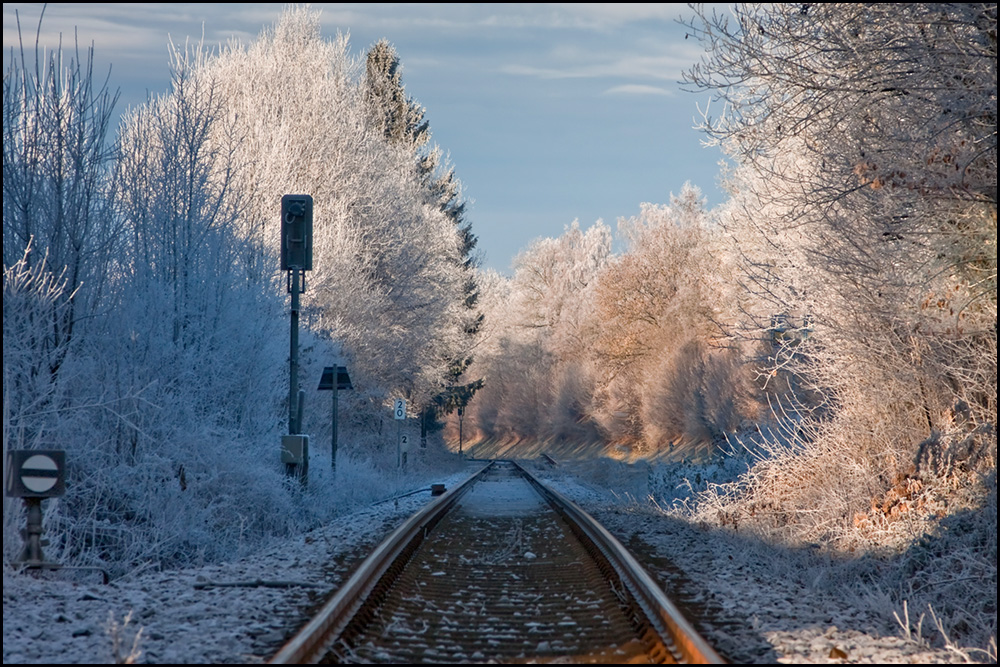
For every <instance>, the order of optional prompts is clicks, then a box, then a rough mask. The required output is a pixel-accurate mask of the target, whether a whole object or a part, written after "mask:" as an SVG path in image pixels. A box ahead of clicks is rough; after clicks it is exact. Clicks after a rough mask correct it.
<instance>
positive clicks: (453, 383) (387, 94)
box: [364, 39, 483, 422]
mask: <svg viewBox="0 0 1000 667" xmlns="http://www.w3.org/2000/svg"><path fill="white" fill-rule="evenodd" d="M364 86H365V97H364V99H365V103H366V105H367V108H368V113H369V117H370V118H371V119H372V122H373V123H374V124H375V126H376V127H379V128H381V129H382V131H383V133H384V135H385V136H386V138H387V139H388V140H389V141H390V142H392V143H396V144H399V145H401V146H407V147H409V148H410V149H411V150H412V151H413V153H414V159H415V163H416V166H417V172H418V174H419V175H420V177H421V181H422V183H423V185H424V188H425V191H426V192H425V196H426V197H427V200H428V202H429V203H431V204H433V205H435V206H437V207H438V208H439V209H440V210H441V212H442V213H444V214H445V215H446V216H447V217H448V218H449V219H450V220H451V221H452V223H453V224H454V225H455V229H456V231H457V233H458V237H459V257H460V259H461V268H462V270H463V271H464V273H465V284H464V290H465V300H464V305H465V313H464V316H463V330H464V332H465V334H466V338H465V344H464V345H463V346H462V348H461V349H460V350H459V356H458V357H456V358H454V359H451V360H448V361H449V368H448V373H447V377H446V378H445V379H444V381H443V384H444V385H445V386H444V387H443V391H441V393H439V394H438V395H437V396H436V397H435V398H434V402H433V403H432V404H430V405H427V406H426V408H425V412H424V415H423V417H422V418H423V419H424V421H425V422H427V421H428V420H430V419H432V418H434V417H436V416H438V415H440V414H443V413H450V412H452V411H453V410H455V409H456V408H459V407H464V406H465V405H466V404H467V403H468V402H469V400H470V399H471V398H472V396H473V395H474V394H475V392H476V391H478V389H479V388H481V387H482V384H483V381H482V378H477V379H471V378H466V377H465V372H466V370H468V368H469V366H470V364H471V363H472V354H471V353H472V350H473V349H474V348H475V347H476V344H477V340H478V333H479V329H480V327H481V325H482V319H483V316H482V313H480V312H479V309H478V308H477V302H478V298H479V297H478V286H477V284H476V274H475V269H476V267H477V266H478V264H479V258H478V256H477V255H476V254H475V248H476V244H477V238H476V236H475V234H473V232H472V225H471V223H469V222H468V221H467V220H465V217H464V216H465V206H466V203H465V201H464V200H463V198H462V196H461V183H460V182H459V181H458V179H457V178H456V176H455V170H454V169H453V168H452V167H450V166H449V165H448V164H447V162H446V160H445V158H444V156H443V154H442V151H441V149H440V148H439V147H437V146H432V145H431V144H430V141H431V133H430V123H429V122H428V121H427V120H426V119H425V118H424V114H425V113H426V110H425V109H424V108H423V107H422V106H420V105H419V104H418V103H417V102H416V101H414V100H413V99H412V98H410V97H408V96H407V94H406V90H405V87H404V86H403V82H402V72H401V64H400V61H399V56H398V54H397V53H396V50H395V48H393V46H392V45H391V44H389V42H388V41H387V40H384V39H383V40H380V41H378V42H377V43H375V44H374V45H373V46H372V47H371V48H370V49H369V50H368V54H367V56H366V60H365V84H364Z"/></svg>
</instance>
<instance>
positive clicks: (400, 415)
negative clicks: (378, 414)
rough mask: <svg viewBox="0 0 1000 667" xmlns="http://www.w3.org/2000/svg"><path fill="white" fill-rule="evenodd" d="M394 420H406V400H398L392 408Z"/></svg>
mask: <svg viewBox="0 0 1000 667" xmlns="http://www.w3.org/2000/svg"><path fill="white" fill-rule="evenodd" d="M392 417H393V419H406V399H404V398H397V399H396V402H395V403H394V404H393V406H392Z"/></svg>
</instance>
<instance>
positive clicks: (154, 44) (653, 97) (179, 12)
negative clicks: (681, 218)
mask: <svg viewBox="0 0 1000 667" xmlns="http://www.w3.org/2000/svg"><path fill="white" fill-rule="evenodd" d="M285 6H286V5H285V4H282V3H262V4H239V3H234V4H214V3H202V4H187V3H174V4H102V3H95V4H75V3H74V4H70V3H65V4H59V3H55V4H49V5H48V7H47V9H46V10H45V19H44V22H43V24H42V35H41V44H42V45H43V46H46V47H53V46H55V45H57V44H58V39H59V36H60V34H61V35H62V40H63V45H64V47H66V46H68V47H70V48H72V45H73V39H74V31H75V32H76V34H78V36H79V43H80V44H81V46H84V47H86V46H90V45H91V43H92V44H93V46H94V47H95V60H96V63H97V68H96V71H97V72H98V73H99V74H101V75H104V74H106V73H107V71H108V67H109V66H110V67H111V68H112V69H111V75H110V83H111V85H112V87H116V88H120V89H121V102H120V103H119V104H120V106H119V109H120V110H124V108H125V107H127V106H129V105H134V104H139V103H141V102H142V101H144V100H145V98H146V95H147V92H149V93H154V94H158V93H162V92H165V91H166V90H167V84H168V72H167V43H168V40H170V39H172V40H173V41H174V42H175V43H178V44H183V43H184V41H185V40H191V41H194V42H197V41H198V40H200V39H202V37H203V36H204V39H205V41H206V42H207V43H208V44H210V45H213V44H224V43H225V42H227V41H228V40H230V39H233V38H235V39H239V40H253V39H255V38H256V37H257V36H258V35H259V34H260V32H261V31H262V30H263V29H264V28H266V27H270V26H271V25H273V24H274V23H275V22H276V21H277V20H278V18H279V16H280V15H281V12H282V10H283V8H284V7H285ZM311 6H312V7H313V8H314V9H318V10H320V11H321V21H322V25H323V31H324V34H325V35H327V36H329V37H333V36H334V35H335V34H336V33H337V32H338V31H339V32H343V33H347V34H349V36H350V44H351V50H352V52H354V53H355V54H356V55H358V56H359V57H360V56H362V55H363V53H364V52H365V50H367V48H368V47H369V46H371V45H372V44H373V43H374V42H376V41H378V40H379V39H381V38H386V39H388V40H389V41H390V42H391V43H392V44H393V45H394V46H395V48H396V50H397V52H398V54H399V56H400V60H401V62H402V65H403V73H402V77H403V83H404V85H405V86H406V90H407V93H408V94H409V95H410V96H411V97H413V98H414V99H415V100H417V101H418V102H419V103H420V104H421V105H423V106H424V107H426V118H427V120H429V121H430V128H431V132H432V134H433V141H434V142H435V143H437V144H438V145H439V146H440V147H441V148H442V149H443V150H444V151H445V152H446V153H448V155H449V156H450V158H451V162H452V164H453V166H454V167H455V171H456V174H457V175H458V177H459V179H460V180H461V181H462V183H463V185H464V194H465V196H466V197H467V198H468V199H470V200H471V204H470V206H469V213H468V219H469V220H470V221H471V222H472V224H473V230H474V231H475V233H476V235H477V236H478V237H479V249H480V251H481V252H482V253H483V255H484V262H483V265H484V267H487V268H494V269H497V270H498V271H501V272H504V273H509V270H510V265H511V261H512V259H513V258H514V256H515V255H516V254H517V252H518V251H520V250H522V249H524V248H525V247H526V246H527V245H528V244H529V243H530V242H531V241H532V240H533V239H535V238H538V237H541V236H558V235H559V234H561V233H562V232H563V229H564V228H565V226H566V225H569V224H570V223H572V222H573V221H574V220H579V222H580V225H581V227H583V228H587V227H589V226H590V225H592V224H593V223H594V222H595V221H596V220H598V219H603V220H604V221H605V222H606V223H607V224H609V225H610V226H611V227H612V228H614V227H615V224H616V221H617V220H618V218H620V217H628V216H632V215H636V214H638V212H639V205H640V203H642V202H654V203H666V202H668V200H669V196H670V193H672V192H673V193H677V192H679V191H680V188H681V186H682V185H683V184H684V182H685V181H690V182H691V183H693V184H694V185H697V186H698V187H699V188H701V190H702V192H703V193H704V194H705V196H706V197H707V198H708V203H709V206H715V205H717V204H719V203H721V202H722V201H723V198H724V195H723V194H722V192H721V190H720V189H719V188H718V186H717V176H718V173H719V165H718V163H719V160H720V159H721V158H722V154H721V152H720V151H719V150H718V149H717V148H707V147H705V146H703V145H702V141H703V139H704V135H702V134H701V133H699V132H698V131H697V130H695V129H694V127H693V126H694V125H695V123H696V121H697V120H698V118H699V108H698V107H699V105H700V106H701V107H702V108H703V107H704V106H705V104H706V103H707V102H708V96H707V95H704V94H695V93H691V92H685V91H682V90H681V87H680V85H679V81H680V78H681V72H682V71H684V70H685V69H686V68H688V67H689V66H690V65H691V64H693V63H694V62H696V61H697V60H698V59H699V58H700V57H701V54H702V47H701V45H700V44H699V43H698V42H697V41H696V40H694V39H693V38H691V39H685V30H684V28H683V26H681V25H678V24H677V23H676V20H675V19H677V18H678V17H679V16H681V15H688V14H689V13H690V10H689V9H688V8H687V6H686V5H683V4H673V3H661V4H649V3H643V4H639V3H637V4H628V3H621V4H376V3H371V4H366V3H359V4H329V3H313V4H312V5H311ZM15 10H17V12H18V14H19V15H20V22H21V28H22V32H23V33H24V35H25V36H26V37H27V39H26V42H27V43H28V44H33V42H34V35H35V31H36V29H37V27H38V18H39V16H40V15H41V10H42V5H41V4H39V3H4V6H3V15H4V23H3V26H4V67H5V70H6V66H7V63H8V60H9V52H10V48H11V46H12V45H16V43H17V29H16V19H15V15H14V11H15Z"/></svg>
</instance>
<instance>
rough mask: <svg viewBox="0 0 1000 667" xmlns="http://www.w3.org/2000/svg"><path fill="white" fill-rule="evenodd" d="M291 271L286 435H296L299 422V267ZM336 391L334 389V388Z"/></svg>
mask: <svg viewBox="0 0 1000 667" xmlns="http://www.w3.org/2000/svg"><path fill="white" fill-rule="evenodd" d="M291 271H292V284H291V290H290V291H291V293H292V312H291V315H292V316H291V331H290V335H289V337H288V339H289V346H288V347H289V350H288V435H296V434H297V433H298V432H299V428H300V426H301V424H299V423H298V419H297V418H296V417H297V416H298V405H297V403H298V394H299V269H298V268H295V267H293V268H292V269H291ZM334 391H336V390H334Z"/></svg>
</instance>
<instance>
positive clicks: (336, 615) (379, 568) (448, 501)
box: [268, 461, 493, 665]
mask: <svg viewBox="0 0 1000 667" xmlns="http://www.w3.org/2000/svg"><path fill="white" fill-rule="evenodd" d="M492 465H493V462H492V461H490V462H489V463H488V464H486V465H485V466H484V467H483V468H482V469H481V470H479V471H478V472H476V473H475V474H473V475H472V476H470V477H469V478H468V479H467V480H465V481H464V482H462V483H461V484H460V485H458V486H456V487H455V488H453V489H451V490H450V491H447V492H445V493H444V494H443V495H441V496H440V497H439V498H437V500H435V501H433V502H431V503H430V504H428V505H427V507H424V508H423V509H422V510H420V511H419V512H417V513H416V514H414V515H413V516H411V517H410V518H409V519H407V520H406V521H405V522H404V523H403V524H402V525H401V526H399V527H398V528H397V529H396V530H394V531H393V532H392V533H391V534H390V535H389V537H387V538H386V539H385V541H383V542H382V544H380V545H379V546H378V548H376V549H375V551H373V552H372V554H371V555H370V556H369V557H368V558H367V559H366V560H365V561H364V562H363V563H362V564H361V567H359V568H358V569H357V571H355V572H354V574H353V575H351V577H350V578H349V579H348V580H347V581H346V582H345V583H344V585H343V586H341V587H340V588H339V589H338V590H337V592H336V593H335V594H334V595H333V597H331V598H330V599H329V600H328V601H327V603H326V604H325V605H323V608H322V609H321V610H320V611H319V613H318V614H316V616H314V617H313V618H312V620H310V621H309V622H308V623H307V624H306V625H305V626H303V628H302V629H301V630H299V632H298V633H297V634H296V635H295V636H294V637H292V639H291V640H290V641H289V642H288V643H287V644H285V645H284V646H283V647H282V648H281V650H280V651H278V652H277V653H276V654H275V656H274V657H273V658H271V660H270V661H268V662H269V664H272V665H290V664H291V665H296V664H314V663H317V662H319V661H320V659H321V658H322V657H323V656H324V655H325V654H326V653H327V651H328V650H329V649H330V644H331V643H332V642H334V641H336V639H337V637H338V636H339V634H340V633H341V631H343V629H344V628H345V627H346V626H347V624H348V623H349V622H350V620H351V618H352V617H353V615H354V613H355V612H356V611H357V610H358V608H359V607H360V606H361V605H362V604H363V603H364V601H365V600H366V598H367V597H368V596H369V595H370V594H371V592H372V591H373V590H374V589H375V587H376V586H377V585H378V583H379V580H380V579H382V577H383V576H385V575H386V574H387V573H388V572H389V571H390V570H391V568H392V567H393V565H394V564H395V563H396V561H397V560H398V559H399V557H400V556H401V555H402V554H403V553H404V552H405V551H407V550H410V551H412V550H413V549H415V548H416V547H417V545H419V543H420V541H421V540H422V539H423V537H424V535H426V533H427V531H428V530H430V529H431V528H432V527H433V526H434V524H435V523H437V522H438V521H439V520H440V519H441V517H443V516H444V515H445V514H447V513H448V511H449V510H450V509H451V507H452V505H454V504H455V502H457V501H458V499H459V498H460V497H461V496H462V495H463V494H464V493H465V492H466V491H468V490H469V488H471V486H472V484H473V482H475V481H476V479H478V478H479V477H480V476H481V475H482V474H483V473H484V472H485V471H486V470H488V469H489V468H490V467H491V466H492Z"/></svg>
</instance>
